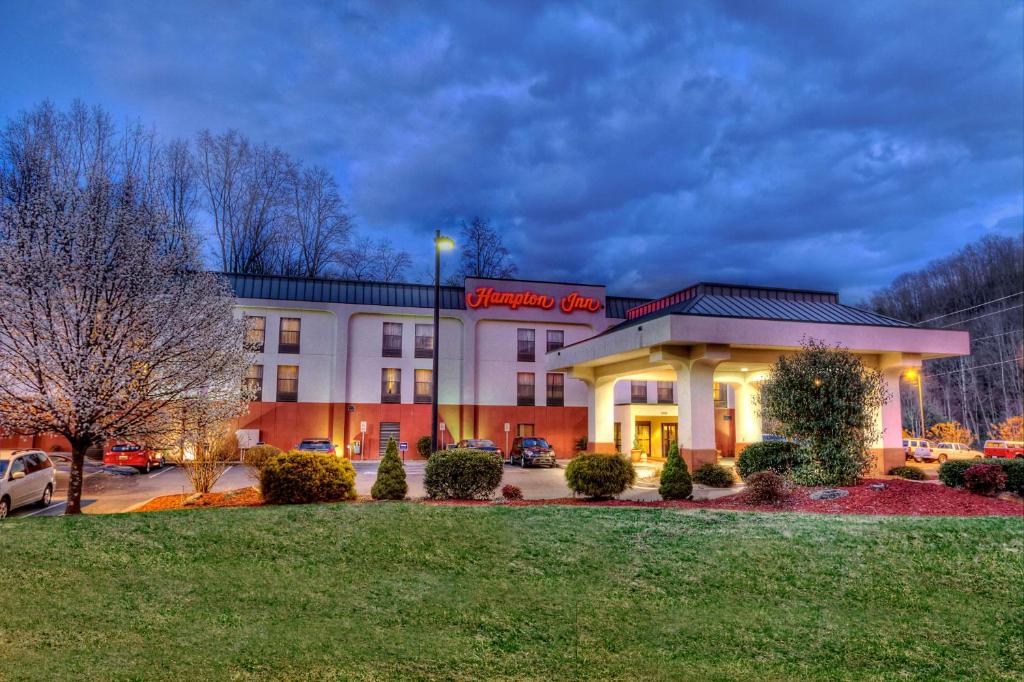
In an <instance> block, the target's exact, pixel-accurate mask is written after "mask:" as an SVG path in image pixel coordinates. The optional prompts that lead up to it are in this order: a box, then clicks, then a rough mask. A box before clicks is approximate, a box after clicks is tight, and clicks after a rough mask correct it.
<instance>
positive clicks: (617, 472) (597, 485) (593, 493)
mask: <svg viewBox="0 0 1024 682" xmlns="http://www.w3.org/2000/svg"><path fill="white" fill-rule="evenodd" d="M565 482H566V484H567V485H568V486H569V489H570V490H572V491H573V493H574V494H576V495H585V496H587V497H593V498H597V499H601V498H608V497H615V496H616V495H620V494H622V492H624V491H625V490H626V489H627V488H632V487H633V484H634V483H636V470H635V469H634V468H633V463H632V462H630V461H629V460H628V459H626V458H625V457H623V456H622V455H613V454H599V453H587V454H583V455H579V456H577V457H574V458H573V459H572V460H570V462H569V464H567V465H566V467H565Z"/></svg>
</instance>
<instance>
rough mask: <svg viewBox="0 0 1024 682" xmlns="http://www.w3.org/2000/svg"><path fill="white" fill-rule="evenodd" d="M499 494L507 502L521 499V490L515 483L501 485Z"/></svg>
mask: <svg viewBox="0 0 1024 682" xmlns="http://www.w3.org/2000/svg"><path fill="white" fill-rule="evenodd" d="M501 496H502V497H504V498H505V499H506V500H508V501H509V502H514V501H516V500H521V499H523V491H522V489H521V488H520V487H519V486H517V485H512V484H509V485H503V486H502V487H501Z"/></svg>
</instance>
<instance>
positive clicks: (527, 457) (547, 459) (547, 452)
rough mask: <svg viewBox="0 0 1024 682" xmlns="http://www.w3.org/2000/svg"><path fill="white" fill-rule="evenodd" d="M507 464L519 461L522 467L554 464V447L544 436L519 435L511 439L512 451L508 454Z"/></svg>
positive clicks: (550, 465)
mask: <svg viewBox="0 0 1024 682" xmlns="http://www.w3.org/2000/svg"><path fill="white" fill-rule="evenodd" d="M508 462H509V464H516V463H519V465H520V466H522V467H523V468H524V469H525V468H526V467H528V466H541V465H543V466H549V467H553V466H556V464H555V449H554V448H553V447H551V445H550V444H549V443H548V441H547V440H546V439H544V438H538V437H535V436H520V437H517V438H516V439H515V440H513V441H512V451H511V452H509V456H508Z"/></svg>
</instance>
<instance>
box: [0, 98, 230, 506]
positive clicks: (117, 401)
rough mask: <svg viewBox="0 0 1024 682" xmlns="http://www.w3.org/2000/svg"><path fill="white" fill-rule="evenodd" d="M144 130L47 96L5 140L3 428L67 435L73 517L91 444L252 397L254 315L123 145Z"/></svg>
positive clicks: (0, 306) (0, 159) (153, 437)
mask: <svg viewBox="0 0 1024 682" xmlns="http://www.w3.org/2000/svg"><path fill="white" fill-rule="evenodd" d="M137 134H138V131H137V130H133V129H130V128H129V129H126V130H124V131H115V130H114V129H113V127H112V126H110V125H109V118H108V117H107V115H106V114H105V113H103V112H102V111H98V110H94V111H91V112H90V111H88V110H86V109H85V108H84V107H81V106H78V105H76V106H74V107H72V109H71V110H70V111H69V112H68V113H66V114H64V113H60V112H57V111H55V110H54V109H53V108H52V107H51V106H49V105H44V106H42V107H40V108H39V109H37V110H36V111H33V112H30V113H28V114H26V115H23V116H21V117H20V118H18V119H17V120H15V121H13V122H11V124H10V125H8V126H7V128H6V129H5V131H4V133H3V136H2V139H3V142H2V146H0V151H2V154H0V178H2V179H0V184H2V187H3V188H4V191H3V195H2V196H3V198H2V201H0V271H2V272H3V273H4V276H3V277H0V430H2V431H4V432H7V433H16V434H39V433H52V434H58V435H61V436H63V437H65V438H66V439H67V440H68V442H69V443H70V445H71V451H72V466H71V476H70V481H69V485H68V504H67V513H69V514H77V513H80V512H81V492H82V480H83V479H82V465H83V461H84V456H85V452H86V450H87V449H88V448H90V447H92V446H94V445H98V444H101V443H103V442H104V441H107V440H110V439H115V438H123V439H129V440H137V441H142V442H146V441H157V440H158V439H159V438H162V437H164V436H165V435H166V434H167V433H168V432H169V431H171V430H172V429H173V424H174V420H175V419H176V416H177V415H180V414H181V413H182V412H183V411H188V410H190V409H195V408H196V407H197V406H199V407H201V408H202V409H204V410H209V409H217V410H221V414H222V415H223V416H228V415H231V414H235V415H237V414H239V412H240V410H242V409H244V406H245V404H246V403H245V399H246V397H247V396H246V395H245V389H244V388H243V386H242V381H241V379H242V376H243V373H244V371H245V369H246V367H247V366H248V364H249V362H250V358H249V356H248V354H247V353H246V352H245V349H244V347H243V339H244V324H243V323H242V322H241V321H240V320H236V319H235V318H234V314H233V298H232V296H231V293H230V290H229V288H228V287H227V284H226V283H225V282H224V281H223V280H222V279H221V278H220V277H219V276H217V275H214V274H211V273H206V272H204V271H203V268H202V263H201V260H200V258H199V249H198V246H197V243H196V240H195V239H194V238H193V236H192V235H191V234H185V235H178V236H180V237H181V238H171V235H172V232H173V230H174V227H173V226H172V219H171V217H170V216H169V214H168V212H167V211H165V210H164V207H163V201H162V200H161V198H160V197H159V196H156V195H153V194H151V193H150V188H151V187H152V186H154V183H150V182H148V180H147V178H145V177H143V175H144V174H143V173H142V171H141V169H143V168H154V167H157V166H158V165H159V164H154V163H152V162H151V161H152V160H151V159H145V158H143V157H144V156H145V155H146V154H148V153H149V152H146V151H142V152H141V156H137V155H136V154H135V152H134V151H133V152H131V153H128V152H127V150H132V149H134V148H135V146H136V145H143V142H142V141H140V140H138V139H134V140H133V139H127V138H131V137H133V136H135V135H137Z"/></svg>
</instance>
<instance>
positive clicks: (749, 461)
mask: <svg viewBox="0 0 1024 682" xmlns="http://www.w3.org/2000/svg"><path fill="white" fill-rule="evenodd" d="M803 460H804V457H803V456H802V453H801V451H800V446H799V445H797V444H796V443H790V442H789V441H784V440H770V441H765V442H763V443H751V444H750V445H748V446H747V447H745V448H743V452H741V453H740V456H739V459H737V460H736V472H737V473H738V474H739V475H740V477H741V478H742V479H743V480H746V479H747V478H748V477H749V476H750V475H751V474H753V473H756V472H758V471H774V472H775V473H777V474H782V475H783V476H785V475H786V474H788V473H789V472H790V470H791V469H793V468H794V467H796V466H798V465H799V464H801V462H803Z"/></svg>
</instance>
